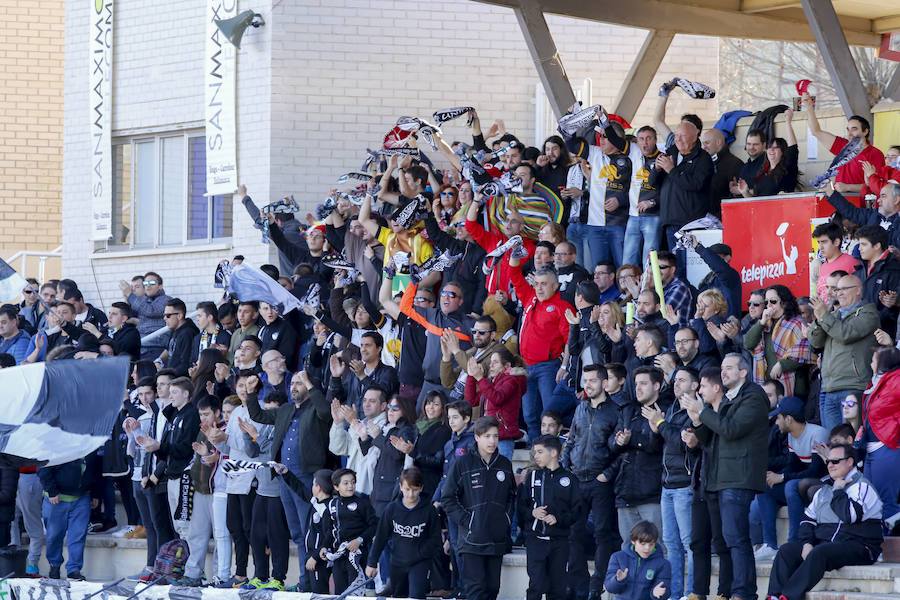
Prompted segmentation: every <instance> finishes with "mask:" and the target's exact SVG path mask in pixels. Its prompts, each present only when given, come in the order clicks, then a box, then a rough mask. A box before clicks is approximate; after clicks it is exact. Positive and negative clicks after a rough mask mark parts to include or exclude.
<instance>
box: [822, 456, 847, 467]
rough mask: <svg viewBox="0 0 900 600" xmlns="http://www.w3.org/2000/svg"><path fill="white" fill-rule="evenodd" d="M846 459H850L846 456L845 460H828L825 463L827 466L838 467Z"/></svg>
mask: <svg viewBox="0 0 900 600" xmlns="http://www.w3.org/2000/svg"><path fill="white" fill-rule="evenodd" d="M847 458H850V457H849V456H848V457H845V458H829V459H828V460H826V461H825V462H827V463H828V464H829V465H839V464H841V463H842V462H844V461H845V460H847Z"/></svg>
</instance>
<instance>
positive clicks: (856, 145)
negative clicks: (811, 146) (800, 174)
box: [809, 138, 864, 188]
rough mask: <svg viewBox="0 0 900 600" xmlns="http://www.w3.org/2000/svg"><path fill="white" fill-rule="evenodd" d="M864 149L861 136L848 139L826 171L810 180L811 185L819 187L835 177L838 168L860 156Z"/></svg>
mask: <svg viewBox="0 0 900 600" xmlns="http://www.w3.org/2000/svg"><path fill="white" fill-rule="evenodd" d="M863 150H864V148H863V145H862V141H861V140H860V139H859V138H853V139H852V140H850V141H848V142H847V144H846V145H845V146H844V147H843V148H841V151H840V152H838V153H837V155H835V157H834V160H832V161H831V164H830V165H829V166H828V168H827V169H825V172H824V173H822V174H821V175H819V176H817V177H815V178H814V179H813V180H812V181H810V182H809V185H810V186H811V187H813V188H817V187H819V186H820V185H822V184H823V183H825V182H826V181H828V180H829V179H831V178H832V177H834V176H835V175H836V174H837V172H838V169H840V168H841V167H843V166H844V165H846V164H847V163H848V162H850V161H851V160H853V159H854V158H856V157H857V156H859V153H860V152H862V151H863Z"/></svg>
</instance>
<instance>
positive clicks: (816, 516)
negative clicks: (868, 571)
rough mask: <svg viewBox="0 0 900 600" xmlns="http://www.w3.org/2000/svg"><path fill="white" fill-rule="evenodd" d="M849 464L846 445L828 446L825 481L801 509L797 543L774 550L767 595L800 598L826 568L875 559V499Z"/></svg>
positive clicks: (877, 542) (850, 454)
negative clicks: (803, 514)
mask: <svg viewBox="0 0 900 600" xmlns="http://www.w3.org/2000/svg"><path fill="white" fill-rule="evenodd" d="M855 463H856V459H855V454H854V452H853V448H852V447H851V446H844V445H837V446H831V448H830V449H829V450H828V475H829V477H830V480H828V481H829V484H828V485H825V486H823V487H822V488H820V489H819V491H817V492H816V495H815V496H813V499H812V502H811V503H810V505H809V506H808V507H807V508H806V514H805V518H804V520H803V522H801V524H800V541H798V542H788V543H786V544H784V545H782V546H781V548H779V549H778V554H777V555H775V561H774V563H773V564H772V576H771V578H770V579H769V598H773V597H774V598H779V599H780V600H802V598H803V597H804V596H805V594H806V592H808V591H809V590H811V589H812V588H813V586H815V585H816V584H817V583H819V581H821V580H822V577H823V576H824V575H825V572H826V571H831V570H834V569H840V568H841V567H845V566H848V565H871V564H873V563H874V562H875V561H876V560H878V556H879V555H880V554H881V544H882V541H883V536H882V528H881V507H882V504H881V499H880V498H879V497H878V493H877V492H876V491H875V488H873V487H872V484H871V483H869V481H868V480H867V479H866V478H864V477H863V476H862V473H860V472H859V471H857V470H856V464H855Z"/></svg>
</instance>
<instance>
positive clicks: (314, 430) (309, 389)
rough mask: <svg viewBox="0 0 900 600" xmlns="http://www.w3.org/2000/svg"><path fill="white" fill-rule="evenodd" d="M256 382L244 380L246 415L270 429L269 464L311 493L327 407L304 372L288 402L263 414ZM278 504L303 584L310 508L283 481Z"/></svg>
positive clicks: (323, 451) (323, 456) (322, 452)
mask: <svg viewBox="0 0 900 600" xmlns="http://www.w3.org/2000/svg"><path fill="white" fill-rule="evenodd" d="M258 391H259V379H258V378H257V377H256V376H250V377H249V378H248V379H247V402H246V405H247V412H248V413H249V414H250V418H251V419H253V420H254V421H256V422H257V423H262V424H264V425H274V426H275V431H274V432H273V436H272V449H273V454H272V457H273V460H275V461H276V462H279V463H281V464H283V465H285V466H286V467H287V468H288V470H289V471H290V472H291V473H293V474H294V475H295V476H296V477H297V478H298V479H299V480H300V481H301V482H302V485H303V489H306V490H309V489H312V482H313V477H314V476H315V473H316V471H318V470H319V469H323V468H324V467H325V462H326V460H327V448H328V430H329V429H330V428H331V407H330V406H329V405H328V402H326V401H325V398H324V396H323V395H322V392H320V391H319V390H318V389H317V388H316V387H315V386H313V385H312V383H311V382H310V381H309V377H307V375H306V372H305V371H300V372H298V373H295V374H294V376H293V377H292V378H291V402H289V403H286V404H282V405H281V406H279V407H278V408H274V409H266V410H263V409H262V408H260V406H259V399H258V398H257V392H258ZM281 502H282V504H284V509H285V510H284V513H285V517H287V522H288V528H289V529H290V531H291V539H292V540H294V543H295V544H297V552H298V555H299V559H300V581H301V583H305V582H306V578H307V571H306V558H307V557H306V544H305V543H304V541H303V540H304V538H305V537H306V523H307V522H308V516H309V511H310V508H311V504H310V503H309V500H307V499H305V498H304V497H302V496H300V495H299V494H297V493H296V492H295V491H294V490H292V489H291V488H290V486H288V485H287V484H286V483H285V482H284V481H283V480H282V482H281Z"/></svg>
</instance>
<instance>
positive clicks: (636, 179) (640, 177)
mask: <svg viewBox="0 0 900 600" xmlns="http://www.w3.org/2000/svg"><path fill="white" fill-rule="evenodd" d="M635 145H636V146H637V147H638V148H639V149H640V161H639V162H638V161H636V159H637V157H636V156H634V154H632V157H631V160H632V161H635V162H634V165H633V169H632V170H633V174H632V178H631V190H630V192H629V200H630V202H629V208H628V224H627V225H626V226H625V256H624V259H623V260H624V261H625V264H631V265H641V266H643V265H644V264H646V262H647V257H648V256H649V254H650V251H651V250H659V241H660V229H659V189H658V188H657V187H656V186H654V185H652V184H651V183H650V172H651V171H653V169H655V168H656V157H657V156H659V148H657V147H656V130H655V129H653V128H652V127H650V126H649V125H644V126H643V127H641V128H640V129H638V131H637V139H636V144H635Z"/></svg>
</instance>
